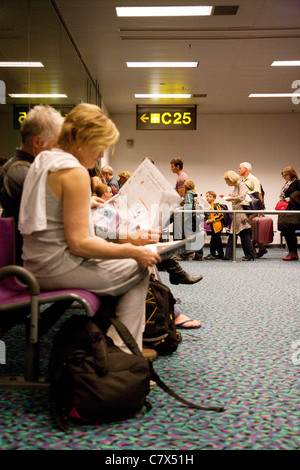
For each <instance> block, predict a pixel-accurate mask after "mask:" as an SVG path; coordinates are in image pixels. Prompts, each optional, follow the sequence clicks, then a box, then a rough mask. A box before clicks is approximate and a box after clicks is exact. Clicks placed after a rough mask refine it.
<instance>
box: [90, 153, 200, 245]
mask: <svg viewBox="0 0 300 470" xmlns="http://www.w3.org/2000/svg"><path fill="white" fill-rule="evenodd" d="M200 199H201V198H200ZM181 204H182V198H181V196H179V194H178V193H177V191H176V190H175V189H174V188H173V187H172V185H171V184H170V183H169V182H168V181H167V180H166V178H165V177H164V176H163V175H162V173H161V172H160V171H159V170H158V169H157V167H156V166H155V165H154V164H153V163H152V162H151V161H150V160H149V159H148V158H146V159H145V160H143V161H142V162H141V164H140V165H139V166H138V167H137V169H136V170H135V171H134V172H133V173H132V175H131V176H130V178H129V179H128V180H127V182H126V183H125V184H124V186H122V187H121V189H120V191H119V192H118V194H116V195H115V196H113V197H112V198H111V199H110V200H109V201H108V202H107V203H106V204H104V205H103V206H101V207H99V208H97V209H96V210H94V211H93V222H94V227H95V232H96V235H97V236H100V237H102V238H107V239H111V240H116V239H118V238H121V237H122V236H124V237H125V238H126V236H127V233H129V232H134V231H135V230H138V229H142V230H154V231H156V230H161V231H162V233H163V234H164V233H165V230H167V231H168V229H169V226H170V223H171V220H174V222H176V217H177V215H176V214H178V216H179V220H180V222H179V224H180V225H181V220H183V219H182V214H183V213H182V206H181ZM200 204H201V206H202V208H203V209H204V208H205V206H206V205H207V202H206V201H205V200H204V199H201V202H200ZM174 214H175V215H174ZM180 214H181V215H180ZM188 217H189V218H190V217H191V214H188ZM198 231H199V230H198V229H197V232H198ZM189 235H190V233H187V234H186V235H185V236H186V237H189ZM201 236H202V238H201V239H200V237H196V239H195V237H194V236H192V238H191V239H189V240H192V242H189V243H188V245H186V248H187V247H189V248H188V249H189V250H191V251H196V250H198V249H200V248H201V247H202V246H203V243H204V235H203V234H202V235H201ZM162 238H164V237H162ZM179 238H180V239H181V238H182V237H181V236H180V237H179ZM202 239H203V240H202ZM195 240H196V245H195ZM180 242H181V245H180V246H182V245H184V244H185V243H186V242H187V240H185V241H184V242H183V241H182V240H180ZM166 244H168V246H170V244H169V242H167V243H166ZM200 245H201V246H200ZM194 246H195V248H194V250H193V247H194ZM176 247H177V248H178V242H177V245H176ZM181 251H183V250H182V249H181ZM177 252H178V251H177Z"/></svg>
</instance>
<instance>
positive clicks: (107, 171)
mask: <svg viewBox="0 0 300 470" xmlns="http://www.w3.org/2000/svg"><path fill="white" fill-rule="evenodd" d="M101 174H102V176H103V178H104V181H103V182H104V183H106V184H108V186H109V187H110V188H111V190H112V193H113V194H117V193H118V192H119V189H120V187H119V183H118V181H117V179H116V178H115V177H114V170H113V169H112V167H111V166H108V165H106V166H104V167H102V168H101Z"/></svg>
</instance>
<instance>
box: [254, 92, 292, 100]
mask: <svg viewBox="0 0 300 470" xmlns="http://www.w3.org/2000/svg"><path fill="white" fill-rule="evenodd" d="M294 96H300V93H297V92H296V91H294V93H251V95H249V98H292V97H294Z"/></svg>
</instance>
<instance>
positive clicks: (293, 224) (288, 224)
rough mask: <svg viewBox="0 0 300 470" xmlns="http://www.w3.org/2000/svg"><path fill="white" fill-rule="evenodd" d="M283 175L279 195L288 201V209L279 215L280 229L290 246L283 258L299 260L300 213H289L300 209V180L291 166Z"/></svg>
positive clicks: (285, 259) (285, 169) (284, 170)
mask: <svg viewBox="0 0 300 470" xmlns="http://www.w3.org/2000/svg"><path fill="white" fill-rule="evenodd" d="M281 175H282V177H283V178H284V180H285V184H284V186H283V188H282V189H281V192H280V196H279V197H280V199H281V200H283V201H285V202H287V203H288V206H287V208H286V210H285V211H284V212H283V213H282V214H280V215H279V216H278V230H280V231H281V232H282V234H283V236H284V238H285V240H286V244H287V247H288V254H287V255H286V256H285V257H284V258H283V260H284V261H297V260H298V259H299V256H298V250H297V235H296V230H300V214H288V211H290V210H298V211H299V210H300V180H299V178H298V174H297V172H296V170H294V168H292V167H291V166H287V167H285V168H284V169H283V170H282V172H281Z"/></svg>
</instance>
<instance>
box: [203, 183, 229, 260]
mask: <svg viewBox="0 0 300 470" xmlns="http://www.w3.org/2000/svg"><path fill="white" fill-rule="evenodd" d="M216 198H217V195H216V193H215V192H214V191H207V193H206V201H207V202H208V204H210V207H211V208H212V210H216V211H218V210H221V206H220V205H219V204H218V203H217V202H216ZM222 219H223V220H224V214H222V213H221V212H219V213H211V214H210V215H209V218H208V219H207V220H206V223H207V224H209V225H210V226H211V237H210V244H209V248H210V254H209V255H207V256H205V257H204V259H207V260H208V259H209V260H210V259H224V251H223V245H222V239H221V233H222V229H223V222H222ZM216 253H218V254H216Z"/></svg>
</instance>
